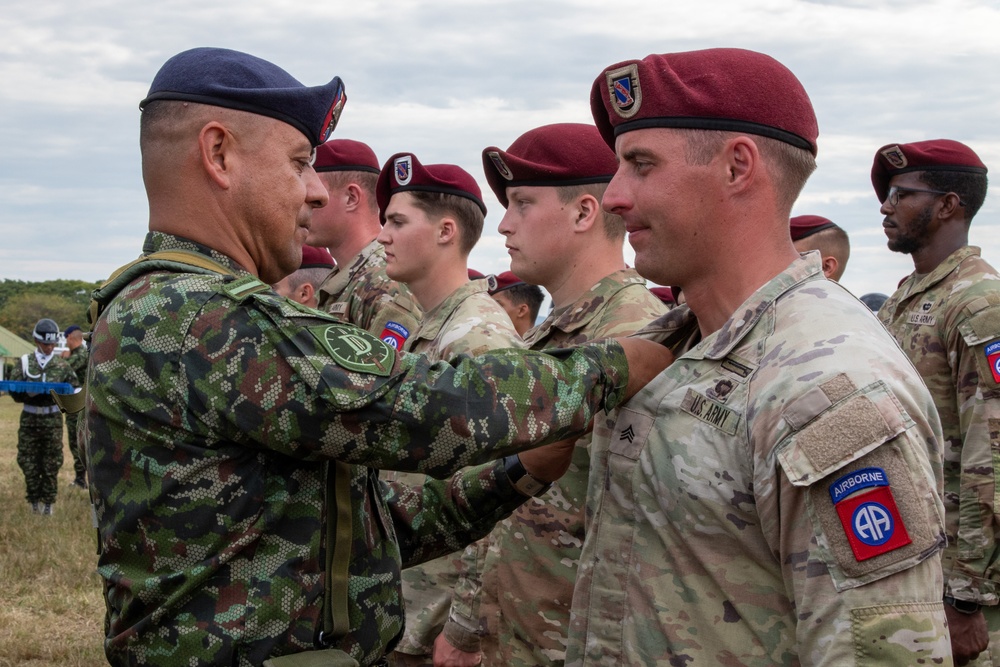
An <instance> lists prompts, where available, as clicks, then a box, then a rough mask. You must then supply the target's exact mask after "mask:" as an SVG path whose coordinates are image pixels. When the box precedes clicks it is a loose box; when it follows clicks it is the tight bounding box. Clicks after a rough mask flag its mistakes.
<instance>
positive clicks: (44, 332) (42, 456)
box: [10, 318, 80, 516]
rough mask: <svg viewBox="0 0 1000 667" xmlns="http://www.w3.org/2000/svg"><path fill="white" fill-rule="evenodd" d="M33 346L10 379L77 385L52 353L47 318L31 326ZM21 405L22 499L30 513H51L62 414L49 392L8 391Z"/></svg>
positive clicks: (54, 339) (54, 333) (53, 334)
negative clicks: (25, 499)
mask: <svg viewBox="0 0 1000 667" xmlns="http://www.w3.org/2000/svg"><path fill="white" fill-rule="evenodd" d="M32 337H33V338H34V339H35V346H36V349H35V351H34V352H32V353H28V354H25V355H24V356H22V357H21V358H20V360H19V361H18V363H16V364H14V369H13V371H12V372H11V375H10V379H11V380H14V381H21V382H65V383H68V384H71V385H73V386H74V387H79V386H80V383H79V381H78V380H77V379H76V373H74V372H73V369H72V368H71V367H70V365H69V363H68V362H67V361H66V360H65V359H63V358H62V357H60V356H59V355H57V354H56V353H55V348H56V345H57V344H58V343H59V326H58V325H57V324H56V323H55V322H53V321H52V320H50V319H48V318H42V319H40V320H38V323H37V324H35V329H34V331H33V332H32ZM10 396H11V398H13V399H14V400H15V401H16V402H18V403H23V404H24V407H23V408H22V410H21V421H20V425H19V426H18V429H17V465H18V466H19V467H20V468H21V471H22V472H23V473H24V485H25V487H26V489H27V491H26V493H25V497H26V498H27V500H28V503H29V504H30V505H31V511H32V512H34V513H35V514H44V515H46V516H50V515H51V514H52V512H53V507H52V506H53V505H54V504H55V502H56V495H57V494H58V492H59V468H60V467H62V463H63V439H62V432H63V418H62V413H61V412H60V411H59V406H58V405H56V402H55V401H54V400H53V399H52V396H51V395H50V394H49V392H48V390H47V389H46V390H42V391H38V392H19V391H12V392H10Z"/></svg>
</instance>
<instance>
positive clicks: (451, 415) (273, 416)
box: [83, 232, 628, 667]
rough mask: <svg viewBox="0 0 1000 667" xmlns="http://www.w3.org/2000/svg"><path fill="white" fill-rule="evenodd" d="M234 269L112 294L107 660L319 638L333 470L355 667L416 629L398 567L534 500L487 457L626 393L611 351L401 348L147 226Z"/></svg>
mask: <svg viewBox="0 0 1000 667" xmlns="http://www.w3.org/2000/svg"><path fill="white" fill-rule="evenodd" d="M167 249H179V250H188V251H192V252H198V253H202V254H205V255H207V256H209V257H211V258H212V259H213V260H215V261H216V262H219V263H221V264H222V265H224V266H226V267H228V268H230V270H232V271H233V272H234V273H235V274H236V277H233V276H223V275H221V274H212V275H204V274H200V273H195V272H192V273H178V272H171V271H163V270H160V271H154V272H151V273H146V274H143V275H141V276H139V277H137V278H135V279H134V280H132V282H131V283H129V284H127V285H125V286H123V287H121V288H120V291H119V292H118V294H117V296H116V297H115V298H114V300H113V301H112V302H111V303H110V304H109V305H108V306H107V308H106V310H105V311H104V313H103V314H102V316H101V317H100V319H99V320H98V322H97V323H96V325H95V327H94V331H93V336H92V345H91V363H90V376H89V380H90V381H89V392H88V396H87V407H86V415H87V417H86V420H87V421H86V424H85V427H84V429H83V430H84V433H85V434H86V452H87V473H88V476H89V478H90V486H91V495H92V498H93V500H94V504H95V509H96V513H97V519H98V524H99V527H98V533H99V548H100V551H101V555H100V557H99V561H98V572H99V574H100V576H101V577H102V579H103V580H104V584H105V591H104V592H105V601H106V605H107V617H106V620H105V627H106V635H107V637H106V640H105V650H106V654H107V656H108V660H109V662H110V663H111V664H112V665H163V666H173V665H180V664H183V665H186V666H207V665H225V666H227V667H228V666H230V665H240V666H241V667H249V666H250V665H259V664H261V663H262V662H263V660H265V659H266V658H268V657H274V656H280V655H286V654H291V653H296V652H301V651H305V650H310V649H314V648H318V647H320V646H321V645H324V646H325V645H326V644H321V643H320V641H319V631H320V629H321V627H322V621H321V611H322V604H323V599H322V598H323V591H324V576H325V575H324V567H325V561H326V559H325V548H326V545H325V544H324V541H325V538H324V535H325V531H324V522H325V505H326V501H325V498H324V493H325V479H326V478H325V474H324V473H325V469H326V466H327V462H328V461H331V460H338V461H343V462H345V463H349V464H354V465H353V466H352V478H351V488H350V496H351V501H352V502H351V509H352V514H353V516H352V522H351V525H352V530H353V541H352V557H351V559H350V565H349V576H348V589H349V591H350V594H349V598H348V613H349V626H350V629H349V631H348V632H347V634H346V635H345V636H343V637H340V638H335V640H334V641H333V645H332V648H338V649H340V650H343V651H344V652H346V653H348V654H350V655H351V656H352V657H353V658H354V659H356V660H358V662H359V663H361V664H363V665H370V664H373V663H374V662H376V661H378V660H379V659H380V657H381V656H382V655H384V654H385V653H386V652H387V651H389V650H391V648H392V647H393V645H394V644H395V642H396V640H397V639H398V637H399V635H400V634H401V632H402V629H403V609H402V600H401V594H400V581H399V577H400V574H399V573H400V568H401V566H402V565H403V564H407V565H410V564H415V563H419V562H423V561H425V560H429V559H431V558H434V557H437V556H439V555H442V554H444V553H448V552H452V551H456V550H458V549H460V548H462V547H464V546H465V545H466V544H468V543H470V542H471V541H473V540H475V539H478V538H479V537H482V536H483V535H485V534H486V533H487V532H488V531H489V529H490V528H491V527H492V525H493V524H494V523H495V522H496V521H497V520H499V519H500V518H502V517H503V516H506V514H508V513H509V512H510V511H511V510H513V508H514V507H516V506H517V505H518V504H520V503H521V502H522V500H523V498H522V497H521V496H520V494H518V492H517V491H516V489H514V488H513V486H512V485H511V484H510V482H509V480H507V478H506V475H505V473H504V472H503V469H502V466H500V465H498V464H495V463H487V464H485V465H480V466H478V467H475V468H472V469H470V470H468V471H464V472H462V473H461V474H457V475H454V476H452V477H451V478H450V479H447V481H433V482H429V483H428V484H426V485H424V486H423V487H420V488H410V487H406V486H405V485H398V484H387V483H384V482H382V481H380V480H379V479H378V469H394V470H405V471H417V472H422V473H426V474H429V475H432V476H433V477H435V478H436V479H438V480H442V479H445V478H448V477H449V475H452V473H453V472H454V471H456V470H458V469H460V468H462V467H464V466H469V465H473V464H477V463H483V462H487V461H492V460H493V459H497V458H499V457H502V456H504V455H506V454H509V453H512V452H514V451H519V450H520V449H523V448H525V447H527V446H531V445H534V444H539V443H544V442H549V441H554V440H558V439H561V438H565V437H568V436H570V435H574V434H579V433H581V432H583V431H584V429H585V428H586V427H587V424H588V421H589V420H590V419H591V418H592V417H593V416H594V414H595V413H596V412H597V411H599V410H603V409H608V408H611V407H614V406H615V405H617V404H618V403H619V402H620V401H621V399H622V396H623V393H624V388H625V385H626V383H627V376H628V369H627V366H626V361H625V356H624V353H623V351H622V350H621V346H619V345H617V344H616V343H614V342H608V343H603V344H600V345H591V346H586V347H583V348H578V349H577V350H574V351H572V352H565V353H560V354H556V355H544V354H538V353H532V352H525V351H507V352H502V353H497V354H493V355H489V356H482V357H478V358H476V359H472V358H468V357H463V358H462V359H461V360H460V361H458V362H457V363H456V364H454V365H449V364H445V363H430V362H428V361H427V360H425V359H424V358H422V357H420V356H418V355H408V354H397V353H395V352H394V351H393V350H391V348H389V347H388V346H386V345H384V344H382V343H380V341H378V339H376V338H374V337H372V336H371V335H370V334H367V333H365V332H363V331H362V330H360V329H356V328H354V327H351V326H349V325H345V324H341V323H337V322H335V321H334V320H333V318H331V317H330V316H329V315H327V314H325V313H323V312H321V311H318V310H314V309H310V308H306V307H302V306H300V305H298V304H294V303H293V302H291V301H289V300H287V299H284V298H281V297H279V296H278V295H276V294H274V293H273V292H272V291H271V290H270V289H269V288H268V287H267V286H265V285H263V284H262V283H260V282H259V281H258V280H256V278H254V277H252V276H250V275H249V274H246V272H245V271H243V269H241V268H240V267H239V266H238V265H237V264H236V263H235V262H233V261H232V260H230V259H229V258H227V257H225V256H224V255H221V254H220V253H217V252H214V251H212V250H210V249H209V248H206V247H205V246H202V245H199V244H196V243H193V242H190V241H186V240H184V239H180V238H178V237H174V236H169V235H165V234H162V233H156V232H153V233H150V234H149V235H148V236H147V239H146V244H145V246H144V252H145V253H152V252H154V251H158V250H167Z"/></svg>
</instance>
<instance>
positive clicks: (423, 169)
mask: <svg viewBox="0 0 1000 667" xmlns="http://www.w3.org/2000/svg"><path fill="white" fill-rule="evenodd" d="M410 191H414V192H440V193H441V194H446V195H454V196H456V197H465V198H466V199H471V200H472V201H474V202H475V203H476V205H477V206H478V207H479V210H481V211H482V212H483V215H486V204H484V203H483V192H482V190H480V189H479V185H478V184H477V183H476V179H474V178H473V177H472V174H470V173H469V172H467V171H466V170H464V169H462V168H461V167H459V166H458V165H454V164H429V165H426V166H425V165H422V164H420V161H419V160H418V159H417V156H416V155H414V154H413V153H396V154H395V155H393V156H392V157H391V158H389V159H388V160H386V162H385V164H384V165H383V166H382V171H381V173H379V175H378V183H377V184H376V185H375V199H376V200H377V201H378V208H379V217H380V218H381V219H382V222H385V209H386V207H387V206H388V205H389V200H390V199H391V198H392V196H393V195H394V194H396V193H397V192H410Z"/></svg>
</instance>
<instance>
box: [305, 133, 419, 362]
mask: <svg viewBox="0 0 1000 667" xmlns="http://www.w3.org/2000/svg"><path fill="white" fill-rule="evenodd" d="M315 167H316V171H317V173H318V174H319V175H320V180H321V181H323V184H324V185H325V186H326V189H327V192H328V193H329V195H330V203H329V204H327V205H326V206H324V207H323V208H321V209H319V210H318V211H317V212H316V214H315V215H314V216H313V224H312V226H311V227H310V228H309V242H310V243H312V244H314V245H320V246H324V247H326V248H328V249H329V250H330V253H331V254H332V255H333V257H334V259H335V260H336V262H337V268H335V269H334V270H333V271H331V272H330V275H329V276H327V278H326V280H325V281H323V284H322V285H320V289H319V308H320V310H325V311H326V312H328V313H330V314H331V315H333V316H334V317H336V318H337V319H339V320H340V321H342V322H350V323H351V324H353V325H355V326H358V327H361V328H362V329H365V330H366V331H368V333H371V334H373V335H375V336H378V337H379V338H381V339H382V340H383V341H384V342H386V343H387V344H389V345H391V346H393V347H394V348H395V349H401V348H402V345H403V343H405V342H406V340H407V338H409V337H410V336H411V335H412V334H413V332H414V331H415V330H416V328H417V325H418V324H419V322H420V317H421V311H420V305H419V304H418V303H417V301H416V300H415V299H414V298H413V295H412V294H411V293H410V290H409V288H407V286H406V285H404V284H402V283H399V282H397V281H395V280H393V279H392V278H390V277H389V276H388V275H387V274H386V272H385V250H384V249H383V248H382V244H381V243H379V242H378V241H376V240H375V238H376V237H377V236H378V234H379V231H381V226H380V224H379V210H378V204H377V202H376V197H375V183H376V181H377V180H378V174H379V163H378V158H377V157H375V152H374V151H373V150H372V149H371V148H370V147H368V146H367V145H366V144H363V143H361V142H360V141H354V140H352V139H331V140H330V141H327V142H326V143H324V144H323V145H322V146H320V147H319V148H317V149H316V164H315Z"/></svg>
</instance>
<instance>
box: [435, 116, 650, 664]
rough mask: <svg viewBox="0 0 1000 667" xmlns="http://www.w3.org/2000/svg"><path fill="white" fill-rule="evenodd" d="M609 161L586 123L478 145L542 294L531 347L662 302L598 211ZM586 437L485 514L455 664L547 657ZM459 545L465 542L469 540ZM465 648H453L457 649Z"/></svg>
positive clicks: (560, 606) (618, 323)
mask: <svg viewBox="0 0 1000 667" xmlns="http://www.w3.org/2000/svg"><path fill="white" fill-rule="evenodd" d="M616 167H617V163H616V161H615V156H614V153H613V152H612V151H611V150H610V149H608V147H607V146H606V145H605V143H604V140H603V139H601V136H600V134H598V132H597V128H595V127H594V126H593V125H583V124H577V123H561V124H556V125H546V126H543V127H540V128H536V129H534V130H531V131H530V132H527V133H525V134H524V135H522V136H521V137H520V138H518V139H517V140H516V141H515V142H514V143H513V144H512V145H511V147H510V148H509V149H508V150H506V151H504V150H501V149H499V148H496V147H489V148H487V149H485V150H484V151H483V168H484V169H485V171H486V178H487V181H488V182H489V183H490V186H491V187H492V188H493V191H494V193H495V194H496V195H497V198H498V199H499V200H500V202H501V203H502V204H503V205H504V206H505V207H506V209H507V210H506V212H505V213H504V217H503V220H502V221H501V222H500V227H499V230H500V233H501V234H503V235H504V237H505V238H506V242H507V247H508V249H509V252H510V257H511V269H512V270H513V271H514V272H515V273H516V274H517V275H518V276H521V277H523V278H524V279H525V280H527V281H529V282H532V283H536V284H539V285H541V286H543V287H545V289H546V290H547V291H548V292H549V293H550V295H551V296H552V312H551V313H550V314H549V316H548V317H547V318H545V320H544V321H543V322H542V323H541V324H540V325H538V326H537V327H535V328H534V329H531V330H529V331H528V333H527V334H526V335H525V342H526V343H527V344H528V345H529V346H530V347H531V349H533V350H543V349H547V348H555V347H568V346H571V345H578V344H580V343H584V342H587V341H591V340H596V339H600V338H608V337H611V336H622V335H628V334H631V333H634V332H635V331H636V330H637V329H639V328H641V327H642V326H643V325H645V324H647V323H649V322H650V321H651V320H653V319H655V318H656V317H658V316H660V315H662V314H663V313H665V312H666V311H667V309H666V308H665V307H664V306H663V304H662V303H661V302H660V301H659V300H658V299H657V298H656V297H655V296H653V295H652V294H651V293H650V291H649V290H648V289H647V288H646V281H645V280H644V279H643V278H642V277H641V276H639V274H637V273H636V272H635V270H634V269H630V268H626V266H625V260H624V257H623V253H622V246H623V245H624V239H625V227H624V225H623V224H622V220H621V218H619V217H618V216H616V215H611V214H606V213H604V211H602V210H601V197H602V196H603V194H604V189H605V187H606V186H607V183H608V181H610V180H611V176H612V175H613V174H614V172H615V169H616ZM589 450H590V438H589V437H584V438H581V439H580V440H579V441H578V442H577V443H576V446H575V450H574V454H573V464H572V466H571V467H570V470H569V472H568V473H567V474H566V475H563V477H561V478H560V479H559V481H557V482H556V483H555V484H553V486H552V488H551V489H549V490H548V491H547V492H546V493H544V494H543V495H541V496H539V497H538V498H534V499H532V500H531V501H530V502H528V503H527V504H525V505H523V506H521V507H520V508H518V509H517V510H516V511H515V512H514V513H513V514H512V515H511V516H510V517H509V518H507V519H505V520H504V521H502V522H501V523H499V524H497V527H496V528H495V529H494V530H493V532H491V533H490V536H489V538H488V540H487V541H488V543H489V550H488V552H487V554H486V559H485V562H483V561H482V560H481V559H480V561H477V560H476V559H473V558H469V557H467V558H466V559H465V562H467V563H473V564H475V563H477V562H480V563H481V566H480V567H478V568H477V569H475V570H470V571H468V572H466V573H464V576H463V579H462V581H461V582H460V585H459V586H458V587H457V589H456V591H455V599H454V601H453V602H452V609H451V618H450V620H449V623H448V624H447V625H446V626H445V632H444V635H443V638H442V640H441V650H440V653H442V655H443V654H444V653H445V652H449V653H450V652H452V651H454V653H455V654H456V656H457V657H461V658H464V659H465V661H466V662H467V663H472V662H474V661H475V656H474V654H475V653H477V652H478V651H481V652H482V662H483V664H484V665H497V666H500V665H504V666H506V665H518V666H523V667H530V666H531V665H559V664H562V662H563V660H564V659H565V652H566V636H567V632H568V626H569V611H570V601H571V598H572V596H573V581H574V580H575V578H576V566H577V560H578V559H579V557H580V547H581V545H582V544H583V534H584V516H583V512H584V503H585V500H586V491H587V476H588V472H589V470H590V465H589V458H590V453H589ZM475 546H477V545H473V547H469V549H470V550H471V549H473V548H474V547H475ZM462 653H464V654H465V655H464V656H462V655H461V654H462Z"/></svg>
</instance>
